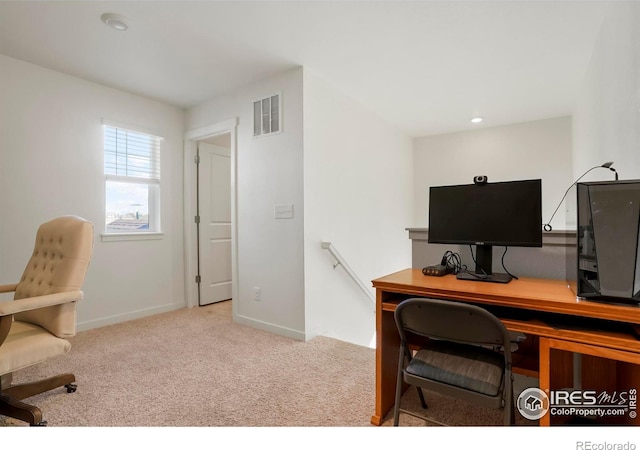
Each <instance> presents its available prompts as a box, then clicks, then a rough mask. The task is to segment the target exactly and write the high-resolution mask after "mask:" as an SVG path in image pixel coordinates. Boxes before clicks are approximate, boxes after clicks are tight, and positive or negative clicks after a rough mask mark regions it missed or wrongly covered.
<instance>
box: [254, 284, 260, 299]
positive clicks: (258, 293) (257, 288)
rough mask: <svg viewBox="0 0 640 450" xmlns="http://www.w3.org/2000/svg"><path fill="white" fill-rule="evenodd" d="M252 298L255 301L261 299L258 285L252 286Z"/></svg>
mask: <svg viewBox="0 0 640 450" xmlns="http://www.w3.org/2000/svg"><path fill="white" fill-rule="evenodd" d="M253 299H254V300H255V301H257V302H259V301H262V289H261V288H259V287H255V286H254V288H253Z"/></svg>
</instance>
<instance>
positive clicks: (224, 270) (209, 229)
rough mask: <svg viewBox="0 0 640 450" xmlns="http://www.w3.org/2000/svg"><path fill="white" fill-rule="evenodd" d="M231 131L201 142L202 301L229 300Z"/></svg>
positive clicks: (200, 252)
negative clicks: (228, 141)
mask: <svg viewBox="0 0 640 450" xmlns="http://www.w3.org/2000/svg"><path fill="white" fill-rule="evenodd" d="M228 138H229V135H223V136H220V137H215V138H210V139H207V141H206V142H205V141H200V142H199V154H200V164H199V168H198V171H199V183H198V184H199V186H198V190H199V195H198V197H199V209H200V239H199V241H200V243H199V247H200V248H199V255H200V258H199V259H200V262H199V264H200V266H199V271H200V305H208V304H210V303H215V302H219V301H222V300H229V299H231V297H232V294H231V292H232V279H231V278H232V277H231V150H230V145H225V143H226V140H228Z"/></svg>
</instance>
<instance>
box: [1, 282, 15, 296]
mask: <svg viewBox="0 0 640 450" xmlns="http://www.w3.org/2000/svg"><path fill="white" fill-rule="evenodd" d="M17 287H18V285H17V284H0V294H4V293H6V292H15V291H16V288H17Z"/></svg>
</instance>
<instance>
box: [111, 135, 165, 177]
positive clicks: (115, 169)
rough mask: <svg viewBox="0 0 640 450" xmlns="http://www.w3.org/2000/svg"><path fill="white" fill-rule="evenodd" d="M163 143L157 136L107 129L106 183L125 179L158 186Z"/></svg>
mask: <svg viewBox="0 0 640 450" xmlns="http://www.w3.org/2000/svg"><path fill="white" fill-rule="evenodd" d="M161 140H162V139H161V138H159V137H157V136H152V135H149V134H144V133H139V132H136V131H131V130H126V129H122V128H116V127H112V126H105V129H104V173H105V175H106V176H107V179H119V178H121V177H125V178H128V179H129V180H131V179H143V180H144V181H145V182H147V183H149V182H152V183H159V182H160V142H161Z"/></svg>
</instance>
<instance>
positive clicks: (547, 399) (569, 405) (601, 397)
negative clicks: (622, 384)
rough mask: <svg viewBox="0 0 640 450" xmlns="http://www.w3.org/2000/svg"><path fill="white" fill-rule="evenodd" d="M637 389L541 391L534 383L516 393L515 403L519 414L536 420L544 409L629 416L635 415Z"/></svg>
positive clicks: (561, 413) (557, 412)
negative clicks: (518, 393)
mask: <svg viewBox="0 0 640 450" xmlns="http://www.w3.org/2000/svg"><path fill="white" fill-rule="evenodd" d="M637 394H638V393H637V390H636V389H635V388H632V389H629V390H628V391H613V392H607V391H600V392H598V391H589V390H571V391H568V390H558V391H549V394H547V393H546V392H545V391H543V390H541V389H538V388H536V387H531V388H527V389H525V390H524V391H522V393H521V394H520V395H519V396H518V400H517V407H518V411H520V414H522V417H524V418H526V419H529V420H538V419H540V418H542V417H544V416H545V415H546V414H547V413H548V414H551V415H552V416H581V417H600V418H602V417H612V416H617V417H625V416H626V417H629V418H631V419H635V418H636V416H637V411H636V409H637V404H638V397H637Z"/></svg>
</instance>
